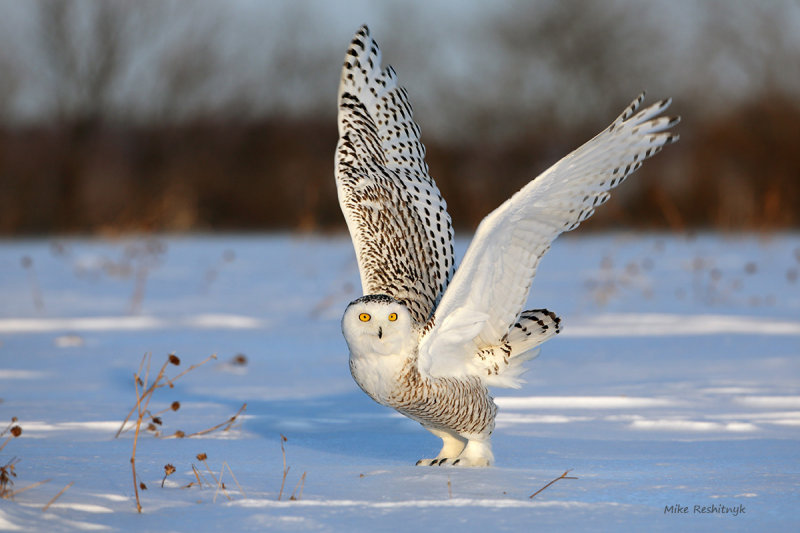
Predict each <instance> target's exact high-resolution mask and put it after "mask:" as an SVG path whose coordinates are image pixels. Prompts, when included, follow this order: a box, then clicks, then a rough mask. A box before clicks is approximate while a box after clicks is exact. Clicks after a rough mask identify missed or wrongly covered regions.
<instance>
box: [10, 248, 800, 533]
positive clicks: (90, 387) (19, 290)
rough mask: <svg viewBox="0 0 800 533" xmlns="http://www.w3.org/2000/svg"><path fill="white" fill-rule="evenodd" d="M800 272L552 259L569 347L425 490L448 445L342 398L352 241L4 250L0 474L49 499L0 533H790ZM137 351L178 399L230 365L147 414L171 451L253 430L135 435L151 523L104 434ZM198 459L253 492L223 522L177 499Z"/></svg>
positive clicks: (795, 489) (220, 507) (25, 509)
mask: <svg viewBox="0 0 800 533" xmlns="http://www.w3.org/2000/svg"><path fill="white" fill-rule="evenodd" d="M466 244H467V241H459V247H458V248H459V249H458V250H457V253H458V255H459V257H461V256H463V251H464V249H465V247H466ZM798 271H800V236H798V235H792V234H782V235H769V236H721V235H700V236H698V237H695V238H684V237H676V236H669V235H636V234H621V233H620V234H608V235H591V236H566V237H562V238H561V239H559V240H558V241H557V242H556V244H555V246H554V247H553V249H552V251H551V252H550V253H549V255H548V256H547V257H546V258H545V259H544V261H543V262H542V264H541V266H540V270H539V274H538V276H537V279H536V280H535V282H534V289H533V293H532V295H531V298H530V301H529V305H530V307H548V308H549V309H551V310H554V311H556V312H557V313H558V314H559V315H561V317H562V318H563V320H564V330H563V333H562V335H560V336H559V337H556V338H555V339H552V340H551V341H549V342H548V343H547V344H546V345H545V346H544V349H543V350H542V355H541V356H540V357H539V358H538V359H536V360H534V361H532V362H531V363H530V364H529V368H530V371H529V372H528V374H527V379H528V383H527V384H526V385H525V386H524V387H523V388H522V389H520V390H506V389H497V390H495V391H494V393H495V396H496V401H497V403H498V405H499V406H500V409H501V412H500V415H499V417H498V424H497V429H496V431H495V434H494V437H493V441H494V449H495V450H494V451H495V455H496V458H497V464H496V466H495V467H492V468H489V469H458V468H439V467H426V468H422V467H415V466H413V465H414V463H415V462H416V460H417V459H418V458H420V457H424V456H429V455H430V454H432V453H436V452H437V451H438V446H439V444H440V443H439V441H438V440H437V439H436V438H435V437H433V436H432V435H430V434H429V433H428V432H426V431H424V430H423V429H422V428H420V427H419V425H418V424H416V423H414V422H411V421H409V420H407V419H405V418H403V417H401V416H399V415H397V414H395V413H394V412H393V411H391V410H389V409H386V408H383V407H381V406H379V405H377V404H374V403H373V402H372V401H371V400H370V399H369V398H368V397H367V396H366V395H364V394H363V393H362V392H361V391H360V390H359V389H358V388H357V386H356V385H355V383H354V382H353V381H352V379H351V377H350V375H349V371H348V366H347V350H346V346H345V343H344V340H343V339H342V336H341V333H340V329H339V319H340V316H341V313H342V311H343V309H344V307H345V306H346V304H347V303H348V302H349V301H350V300H352V299H353V298H355V297H356V296H358V295H359V293H358V292H357V291H358V290H359V287H358V274H357V270H356V266H355V258H354V254H353V252H352V249H351V245H350V242H349V239H347V237H346V236H343V235H342V236H332V237H331V236H313V237H296V236H288V235H276V236H209V237H204V236H194V237H155V238H153V237H150V238H129V239H123V240H53V239H40V240H6V241H0V431H2V429H4V428H5V427H6V424H7V423H8V422H10V420H11V417H18V419H19V421H18V424H19V425H20V427H21V428H22V435H21V436H20V437H19V438H12V439H11V440H10V441H9V442H8V443H7V444H6V445H5V447H4V448H3V449H2V450H0V466H3V465H6V464H7V463H8V462H9V461H12V460H13V459H14V458H16V460H17V461H18V462H17V463H16V465H15V473H16V474H17V477H15V478H12V479H13V482H14V485H13V489H14V490H20V489H23V488H25V487H26V486H28V485H31V484H33V483H36V482H38V481H44V480H48V479H49V480H50V481H49V482H47V483H45V484H42V485H39V486H36V487H33V488H31V489H29V490H26V491H23V492H20V493H18V494H17V495H16V496H15V498H14V499H13V501H12V500H7V499H6V500H0V530H19V531H32V530H48V531H67V530H70V531H71V530H80V529H86V530H140V531H155V530H159V531H188V530H192V531H216V530H219V528H220V527H226V528H228V529H229V530H233V531H238V530H265V529H267V530H292V531H296V530H310V531H317V530H321V531H342V530H370V531H398V530H416V531H423V530H433V529H445V528H451V527H458V528H459V529H463V530H509V531H517V530H531V529H542V530H550V531H571V530H606V531H612V530H621V529H628V528H633V529H634V530H649V531H660V530H664V531H667V530H683V531H693V530H716V531H719V530H754V529H756V528H758V529H760V530H764V531H788V530H796V528H797V525H798V524H800V513H799V512H798V510H797V502H798V501H800V499H798V496H799V494H798V493H799V492H800V490H799V487H800V461H799V460H800V445H798V444H799V442H798V441H800V279H798V278H799V276H798ZM148 352H149V353H152V354H153V356H152V365H153V369H152V374H155V373H156V369H157V368H159V367H160V365H161V364H162V363H163V362H164V361H165V360H166V356H167V354H169V353H173V352H174V353H175V354H177V355H178V356H179V357H180V358H181V360H182V363H181V366H180V367H170V368H169V369H168V373H169V375H170V376H174V375H176V374H177V373H178V372H179V371H180V370H181V369H185V368H186V367H188V366H189V365H191V364H194V363H199V362H200V361H202V360H203V359H205V358H206V357H207V356H208V355H210V354H217V356H218V359H217V360H215V361H211V362H209V363H208V364H206V365H205V366H203V367H200V368H198V369H196V370H193V371H192V372H190V373H189V374H187V375H185V376H184V377H182V378H181V379H180V380H179V381H178V382H177V383H176V384H175V387H174V388H163V389H159V390H158V391H157V392H156V393H155V395H154V399H153V403H152V404H151V406H150V407H151V409H150V410H151V411H153V412H155V411H160V410H162V409H165V408H168V407H169V406H170V404H171V403H172V402H173V401H179V402H180V403H181V407H180V409H179V410H178V411H177V412H173V411H169V410H168V411H167V412H165V413H163V414H161V415H159V416H161V418H162V421H163V426H162V427H161V431H162V432H163V434H165V435H169V434H172V433H174V432H175V431H176V430H182V431H185V432H186V433H187V434H189V433H192V432H195V431H200V430H204V429H207V428H210V427H212V426H215V425H217V424H219V423H221V422H224V421H225V420H227V419H228V418H229V417H230V416H232V415H233V414H235V413H236V411H237V410H238V409H239V408H240V407H241V405H242V403H244V402H246V403H247V409H246V411H245V415H244V416H243V417H240V419H239V420H238V421H237V424H236V425H235V426H234V428H233V429H231V430H230V431H228V432H220V431H218V432H214V433H210V434H207V435H203V436H200V437H193V438H185V439H158V438H155V437H154V436H153V435H152V434H149V433H142V434H141V435H140V437H139V441H138V448H137V452H136V461H137V471H138V474H139V476H140V477H141V479H142V480H143V481H144V483H146V485H147V487H148V489H147V490H144V491H142V492H141V503H142V506H143V513H142V514H141V515H140V514H138V513H137V512H136V508H135V500H134V490H133V483H132V478H131V467H130V462H129V459H130V456H131V448H132V444H133V432H132V431H128V432H126V433H124V434H123V435H122V436H121V437H120V438H118V439H115V438H114V434H115V432H116V430H117V429H118V427H119V425H120V423H121V421H122V419H123V418H124V417H125V415H126V414H127V413H128V411H129V410H130V409H131V407H132V406H133V405H134V403H135V392H134V384H133V376H134V373H135V372H136V371H137V369H138V367H139V363H140V361H141V360H142V356H143V355H144V354H145V353H148ZM240 354H243V355H244V356H245V358H246V360H245V361H244V363H245V364H237V362H236V360H235V357H236V356H237V355H240ZM240 363H241V361H240ZM151 379H152V375H151ZM281 434H283V435H285V436H286V438H287V439H288V440H287V441H286V442H285V443H284V447H285V450H286V460H287V466H288V467H289V472H288V474H287V476H286V482H285V487H284V489H283V495H282V498H281V500H280V501H279V500H278V494H279V491H280V489H281V480H282V477H283V462H282V454H281V440H280V435H281ZM7 437H8V434H6V435H4V436H3V437H2V439H0V445H2V443H3V442H5V441H6V439H7ZM200 453H205V454H207V456H208V459H207V461H206V462H207V464H208V467H209V468H210V469H211V470H213V471H214V472H215V475H217V476H218V475H219V473H220V471H221V469H222V467H223V464H227V465H228V466H229V467H230V471H232V472H233V474H235V476H236V480H237V481H238V484H239V485H240V486H241V489H242V491H243V492H244V494H242V493H241V492H240V490H239V488H238V487H237V486H236V483H235V482H234V481H233V478H232V476H230V474H229V471H228V470H227V469H226V470H225V472H224V474H223V481H225V485H226V487H227V489H228V495H229V496H230V498H231V499H230V500H228V499H227V498H226V497H225V495H224V494H222V492H220V493H219V494H215V493H216V492H217V491H216V490H215V488H213V487H211V486H210V485H211V483H210V482H209V483H207V484H205V485H204V486H203V487H202V488H201V487H199V486H197V485H196V483H195V485H194V486H191V487H189V488H183V487H185V486H186V485H189V484H190V483H192V482H193V481H195V482H196V476H195V474H194V473H193V470H192V465H195V466H196V467H197V468H198V470H200V471H201V472H203V473H204V474H205V477H206V478H207V479H208V480H209V481H210V479H211V478H210V475H209V474H208V471H207V469H206V464H205V463H203V462H202V461H199V460H198V459H197V458H196V456H197V454H200ZM168 463H169V464H172V465H174V466H175V467H176V472H175V473H174V474H172V475H171V476H169V477H168V478H167V480H166V482H165V483H164V487H163V488H162V487H161V482H162V478H163V477H164V465H166V464H168ZM566 470H570V474H569V475H570V476H574V477H577V478H578V479H564V480H560V481H558V482H556V483H554V484H553V485H551V486H550V487H548V488H547V489H545V490H544V491H542V492H541V493H540V494H538V495H537V496H536V497H535V498H534V499H530V498H529V496H530V495H531V494H533V493H534V492H535V491H537V490H538V489H540V488H542V487H543V486H544V485H546V484H547V483H548V482H549V481H551V480H552V479H554V478H556V477H558V476H560V475H561V474H562V473H564V472H565V471H566ZM303 473H305V480H304V483H302V484H300V485H299V486H298V484H299V483H300V480H301V476H302V474H303ZM70 482H74V483H73V485H71V486H70V487H69V489H67V490H66V492H64V493H63V494H62V495H61V496H60V497H59V498H58V499H57V500H56V501H55V502H54V503H52V505H50V507H49V508H48V509H47V510H46V511H42V508H43V507H44V506H45V505H46V504H47V503H48V502H49V501H50V500H51V499H52V498H53V497H54V496H56V494H57V493H58V492H59V491H60V490H61V489H62V488H64V487H65V486H66V485H67V484H69V483H70ZM301 489H302V492H301ZM292 493H295V496H297V497H298V499H296V500H294V501H291V500H289V496H290V495H291V494H292ZM679 508H680V509H679ZM679 510H680V511H683V510H685V511H686V512H678V511H679ZM702 511H705V512H702ZM734 515H735V516H734Z"/></svg>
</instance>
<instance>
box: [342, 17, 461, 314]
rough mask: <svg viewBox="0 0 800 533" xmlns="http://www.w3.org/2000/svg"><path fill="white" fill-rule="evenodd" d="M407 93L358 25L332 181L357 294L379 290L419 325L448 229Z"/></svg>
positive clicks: (439, 278)
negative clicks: (347, 234)
mask: <svg viewBox="0 0 800 533" xmlns="http://www.w3.org/2000/svg"><path fill="white" fill-rule="evenodd" d="M419 137H420V129H419V126H417V124H416V123H415V122H414V119H413V116H412V113H411V105H410V104H409V101H408V94H407V93H406V91H405V89H403V88H402V87H399V86H398V85H397V76H396V75H395V72H394V70H393V69H392V68H391V67H387V68H382V67H381V53H380V49H379V48H378V46H377V44H376V43H375V41H374V40H373V39H372V38H371V37H370V34H369V29H368V28H367V27H366V26H362V27H361V28H360V29H359V30H358V32H357V33H356V34H355V36H354V37H353V40H352V41H351V43H350V46H349V48H348V50H347V55H346V56H345V62H344V66H343V68H342V79H341V83H340V85H339V143H338V145H337V147H336V186H337V190H338V195H339V204H340V205H341V208H342V212H343V213H344V215H345V219H346V221H347V227H348V229H349V230H350V236H351V237H352V240H353V246H354V248H355V251H356V257H357V259H358V268H359V272H360V275H361V285H362V289H363V292H364V294H387V295H389V296H391V297H393V298H394V299H396V300H398V301H401V302H403V303H404V304H405V305H406V306H407V307H408V309H409V311H410V312H411V314H412V316H413V318H414V320H415V321H416V322H417V324H419V325H423V324H425V323H426V322H427V321H428V319H429V318H430V316H431V313H432V312H433V310H434V309H435V307H436V305H437V304H438V303H439V300H440V299H441V297H442V294H443V293H444V290H445V287H446V286H447V284H448V282H449V281H450V278H451V277H452V274H453V270H454V258H453V256H454V253H453V227H452V224H451V222H450V215H449V214H448V213H447V204H446V203H445V201H444V199H443V198H442V195H441V194H440V193H439V189H438V188H437V187H436V183H434V181H433V179H431V177H430V176H429V175H428V166H427V164H426V163H425V160H424V157H425V147H424V146H423V145H422V143H421V142H420V139H419Z"/></svg>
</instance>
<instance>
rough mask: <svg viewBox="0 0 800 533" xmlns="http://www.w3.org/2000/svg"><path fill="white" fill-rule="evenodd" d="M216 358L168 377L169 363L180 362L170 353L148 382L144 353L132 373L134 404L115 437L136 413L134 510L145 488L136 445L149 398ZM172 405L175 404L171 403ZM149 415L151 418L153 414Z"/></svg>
mask: <svg viewBox="0 0 800 533" xmlns="http://www.w3.org/2000/svg"><path fill="white" fill-rule="evenodd" d="M216 358H217V356H216V355H210V356H208V357H207V358H206V359H204V360H203V361H201V362H200V363H198V364H195V365H192V366H190V367H189V368H187V369H186V370H184V371H183V372H181V373H180V374H178V375H177V376H175V377H174V378H172V379H169V378H168V377H167V376H166V374H165V371H166V370H167V367H168V366H169V365H175V366H178V365H180V364H181V360H180V359H179V358H178V357H177V356H176V355H175V354H170V355H169V356H167V360H166V361H165V362H164V364H163V365H162V366H161V369H160V370H159V371H158V374H157V375H156V378H155V380H153V382H152V383H151V382H150V362H151V360H152V354H151V353H146V354H145V355H144V356H143V357H142V360H141V362H140V363H139V371H138V372H137V373H136V374H135V375H134V380H133V386H134V391H135V392H136V405H134V406H133V408H132V409H131V410H130V412H129V413H128V416H126V417H125V420H123V421H122V424H121V425H120V428H119V429H118V430H117V434H116V435H115V438H116V437H119V435H120V434H121V433H122V431H123V430H124V429H125V425H126V424H127V423H128V420H130V418H131V416H133V413H136V415H137V416H136V423H135V431H134V434H133V450H132V452H131V472H132V474H133V488H134V492H135V494H136V510H137V511H138V512H140V513H141V512H142V505H141V501H140V499H139V489H140V488H141V489H142V490H145V489H146V488H147V487H146V486H145V484H144V483H137V481H136V447H137V444H138V442H139V432H140V431H141V427H142V421H143V420H144V418H145V416H147V415H148V414H149V413H150V411H149V409H148V407H149V405H150V400H152V398H153V394H154V393H155V391H156V390H158V389H160V388H162V387H167V386H169V387H174V384H175V381H177V380H178V379H180V378H181V377H183V376H185V375H186V374H187V373H189V372H190V371H192V370H194V369H195V368H198V367H200V366H202V365H204V364H206V363H207V362H208V361H211V360H212V359H216ZM142 372H144V379H142ZM173 405H175V404H174V403H173ZM150 416H151V419H152V418H153V415H150ZM159 422H160V420H159ZM176 435H177V433H176Z"/></svg>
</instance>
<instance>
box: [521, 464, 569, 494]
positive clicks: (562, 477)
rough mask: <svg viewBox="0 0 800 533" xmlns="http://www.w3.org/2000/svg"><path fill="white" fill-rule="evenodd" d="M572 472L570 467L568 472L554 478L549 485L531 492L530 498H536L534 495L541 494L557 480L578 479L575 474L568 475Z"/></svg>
mask: <svg viewBox="0 0 800 533" xmlns="http://www.w3.org/2000/svg"><path fill="white" fill-rule="evenodd" d="M570 472H572V470H571V469H570V470H567V471H566V472H564V473H563V474H561V475H560V476H558V477H557V478H555V479H554V480H552V481H551V482H550V483H548V484H547V485H545V486H544V487H542V488H541V489H539V490H537V491H536V492H534V493H533V494H531V495H530V496H529V498H530V499H533V498H534V496H536V495H537V494H539V493H540V492H542V491H543V490H544V489H546V488H547V487H549V486H550V485H552V484H553V483H555V482H556V481H558V480H560V479H578V478H577V477H574V476H568V475H567V474H569V473H570Z"/></svg>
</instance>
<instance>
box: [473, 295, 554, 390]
mask: <svg viewBox="0 0 800 533" xmlns="http://www.w3.org/2000/svg"><path fill="white" fill-rule="evenodd" d="M560 326H561V319H560V318H558V316H557V315H556V314H555V313H553V312H552V311H548V310H547V309H533V310H530V311H523V312H522V313H521V314H520V316H519V321H518V322H517V323H516V324H514V326H513V327H512V328H511V330H510V331H509V332H508V334H506V337H505V346H507V349H508V350H510V353H509V357H508V358H507V361H508V366H506V367H503V366H499V368H502V371H501V372H495V373H492V372H489V376H488V377H486V378H485V382H486V384H487V385H491V386H494V387H509V388H514V389H518V388H519V387H520V386H521V385H522V383H524V380H523V379H522V374H524V373H525V371H526V370H527V369H526V368H525V366H524V365H523V363H524V362H525V361H530V360H531V359H533V358H534V357H536V356H538V355H539V348H538V346H539V345H540V344H542V343H543V342H544V341H546V340H547V339H549V338H550V337H552V336H553V335H556V334H557V333H558V332H559V331H561V327H560ZM490 351H492V353H494V351H493V350H490ZM507 353H508V352H507ZM495 368H496V369H499V368H498V365H495Z"/></svg>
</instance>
